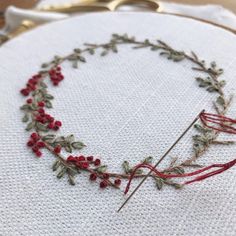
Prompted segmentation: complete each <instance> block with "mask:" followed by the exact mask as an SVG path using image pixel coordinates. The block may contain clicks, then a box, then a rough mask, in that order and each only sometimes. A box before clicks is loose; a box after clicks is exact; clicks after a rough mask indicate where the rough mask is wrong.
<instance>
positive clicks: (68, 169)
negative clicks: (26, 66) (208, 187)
mask: <svg viewBox="0 0 236 236" xmlns="http://www.w3.org/2000/svg"><path fill="white" fill-rule="evenodd" d="M122 45H131V46H132V48H133V49H135V50H139V49H149V50H151V51H153V52H155V51H157V52H159V54H160V55H161V56H163V57H166V58H167V59H168V60H171V61H173V62H180V61H183V60H187V61H190V62H191V63H192V64H193V67H192V70H195V71H198V72H201V74H202V75H203V76H202V77H197V78H196V81H197V83H198V85H199V87H202V88H204V89H206V91H208V92H214V93H215V94H217V96H216V99H215V101H213V106H214V109H215V111H216V113H217V114H218V115H220V116H224V115H225V114H226V112H227V109H228V108H229V106H230V104H231V101H232V97H231V96H229V97H227V96H226V95H225V93H224V90H223V88H224V86H225V83H226V82H225V81H224V80H220V79H219V77H220V76H221V75H222V73H223V70H222V69H221V68H218V67H217V65H216V63H215V62H212V63H210V64H209V65H208V64H207V63H206V62H205V61H203V60H201V59H199V57H198V56H197V55H196V54H195V53H194V52H191V53H190V54H187V53H185V52H183V51H178V50H175V49H173V48H172V47H170V46H169V45H168V44H166V43H165V42H163V41H161V40H157V41H155V42H151V41H150V40H149V39H145V40H143V41H139V40H136V39H135V37H129V36H128V35H127V34H125V35H118V34H113V35H112V37H111V40H110V41H109V42H107V43H104V44H89V43H86V44H85V45H84V47H81V48H76V49H74V50H73V52H72V53H71V54H69V55H66V56H55V57H54V58H53V59H52V60H51V61H50V62H47V63H44V64H42V69H41V70H40V71H39V72H38V73H37V74H36V75H34V76H32V78H30V79H29V80H28V82H27V84H26V86H25V88H23V89H22V90H21V93H22V95H24V96H26V97H27V96H30V97H29V98H28V99H27V100H26V102H25V104H24V105H23V106H22V107H21V110H22V111H23V112H24V116H23V119H22V121H23V122H25V123H26V130H27V131H32V133H31V135H30V138H29V140H28V142H27V146H28V147H29V148H31V149H32V152H33V153H34V154H35V155H36V156H37V157H41V156H42V149H47V150H48V151H49V152H50V153H52V154H53V155H54V156H55V158H56V161H55V163H54V164H53V166H52V169H53V171H56V172H57V177H58V178H62V177H63V176H64V175H67V176H68V181H69V183H70V184H72V185H74V184H75V176H76V175H77V174H79V173H81V172H82V171H84V172H87V173H88V176H89V179H90V181H96V180H99V185H100V187H101V188H106V187H107V186H112V187H114V188H119V186H120V184H121V179H130V178H131V176H132V178H141V177H144V176H145V175H146V174H145V173H144V172H143V170H141V169H137V165H140V166H145V167H148V168H149V167H150V166H151V163H152V159H153V158H152V157H147V158H145V159H144V160H143V161H141V162H140V163H138V164H136V165H134V166H131V165H130V163H128V162H127V161H124V163H123V164H122V167H123V173H111V172H109V171H108V170H107V166H106V165H103V164H102V163H101V160H100V159H99V158H96V157H94V156H87V157H85V156H84V155H82V154H75V152H76V151H80V150H81V149H83V148H84V147H85V144H84V143H83V142H81V141H79V140H77V139H76V138H75V136H74V135H65V136H58V135H57V134H56V131H57V130H59V129H60V128H61V127H62V122H61V121H60V120H57V119H55V118H54V117H53V116H51V115H50V114H48V113H47V112H46V110H47V109H50V108H52V100H53V99H54V97H53V96H52V95H51V94H50V93H48V90H47V87H48V86H47V84H46V81H51V83H52V84H53V85H54V86H58V85H59V84H60V83H61V82H62V81H63V79H64V76H63V74H62V67H61V65H62V64H63V63H64V62H70V63H71V64H72V66H73V67H74V68H78V67H79V66H80V65H81V64H83V63H85V62H86V61H87V57H88V56H89V55H94V54H95V52H99V53H100V55H101V56H106V55H109V54H111V53H118V49H119V47H120V46H122ZM227 125H228V126H229V127H231V125H232V124H231V123H230V124H227ZM195 129H196V130H197V132H198V134H197V135H195V136H193V150H194V152H193V155H192V156H191V157H190V158H188V159H186V160H185V161H183V162H182V163H179V164H177V159H175V160H173V161H172V162H171V163H170V165H169V167H168V168H167V169H165V170H162V171H158V173H161V174H158V175H157V174H156V173H153V174H152V175H150V177H151V178H152V179H154V181H155V182H156V185H157V188H158V189H162V187H163V186H164V185H170V186H172V187H175V188H180V187H182V185H180V184H178V183H176V182H173V181H172V179H170V178H166V176H167V175H171V176H176V174H177V175H184V173H185V169H186V168H201V166H200V165H198V164H197V163H196V160H197V159H198V158H199V157H201V156H202V155H203V154H204V153H205V152H206V151H207V150H208V148H209V147H210V146H211V145H219V144H220V145H231V144H233V143H234V142H233V141H231V140H229V141H221V140H218V135H219V133H220V131H221V130H215V129H212V128H211V127H209V126H207V124H206V123H204V122H203V120H202V122H201V123H198V124H196V125H195ZM62 151H64V152H67V153H70V155H69V156H66V157H64V156H63V155H62ZM150 168H151V167H150ZM150 168H149V169H150ZM134 170H135V172H133V171H134Z"/></svg>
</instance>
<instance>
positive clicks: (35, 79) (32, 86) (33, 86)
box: [20, 74, 42, 96]
mask: <svg viewBox="0 0 236 236" xmlns="http://www.w3.org/2000/svg"><path fill="white" fill-rule="evenodd" d="M41 78H42V75H40V74H37V75H34V76H32V78H30V79H29V80H28V82H27V84H26V87H25V88H23V89H21V91H20V92H21V94H22V95H24V96H28V95H29V94H30V92H31V91H34V90H35V89H36V85H37V83H38V81H39V80H40V79H41Z"/></svg>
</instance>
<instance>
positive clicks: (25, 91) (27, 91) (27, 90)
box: [20, 88, 30, 96]
mask: <svg viewBox="0 0 236 236" xmlns="http://www.w3.org/2000/svg"><path fill="white" fill-rule="evenodd" d="M20 92H21V94H22V95H24V96H28V95H29V93H30V91H29V89H27V88H25V89H21V91H20Z"/></svg>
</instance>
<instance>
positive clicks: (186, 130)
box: [117, 110, 205, 212]
mask: <svg viewBox="0 0 236 236" xmlns="http://www.w3.org/2000/svg"><path fill="white" fill-rule="evenodd" d="M204 111H205V110H202V111H201V112H200V113H199V114H198V115H197V117H196V118H195V119H194V120H193V121H192V122H191V124H190V125H189V126H188V127H187V129H185V131H184V132H183V133H182V134H181V135H180V136H179V138H178V139H177V140H176V141H175V142H174V143H173V144H172V145H171V147H170V148H169V149H168V150H167V151H166V152H165V154H164V155H163V156H162V157H161V159H160V160H159V161H158V162H157V163H156V164H155V166H154V168H156V167H157V166H158V165H159V164H160V163H161V162H162V161H163V160H164V158H165V157H166V156H167V155H168V154H169V153H170V151H171V150H172V149H173V148H174V147H175V145H176V144H177V143H178V142H179V141H180V140H181V139H182V138H183V137H184V135H185V134H186V133H187V132H188V131H189V129H190V128H191V127H192V126H193V125H194V124H195V123H196V122H197V120H198V119H199V116H200V114H201V113H203V112H204ZM151 173H152V170H150V171H149V172H148V174H147V175H146V176H145V177H144V178H143V179H142V181H141V182H140V183H139V184H138V186H137V187H136V188H135V189H134V191H133V192H132V193H131V194H130V195H129V197H128V198H127V199H126V200H125V201H124V203H123V204H122V205H121V207H120V208H119V209H118V211H117V212H119V211H120V210H121V209H122V208H123V207H124V206H125V205H126V203H127V202H128V201H129V200H130V198H131V197H132V196H133V195H134V194H135V193H136V192H137V190H138V189H139V188H140V187H141V185H142V184H143V183H144V181H145V180H146V179H147V178H148V177H149V176H150V175H151Z"/></svg>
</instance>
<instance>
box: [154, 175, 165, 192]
mask: <svg viewBox="0 0 236 236" xmlns="http://www.w3.org/2000/svg"><path fill="white" fill-rule="evenodd" d="M155 180H156V186H157V189H158V190H161V189H162V187H163V183H164V181H163V179H162V178H158V177H156V178H155Z"/></svg>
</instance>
